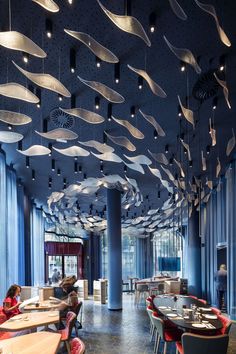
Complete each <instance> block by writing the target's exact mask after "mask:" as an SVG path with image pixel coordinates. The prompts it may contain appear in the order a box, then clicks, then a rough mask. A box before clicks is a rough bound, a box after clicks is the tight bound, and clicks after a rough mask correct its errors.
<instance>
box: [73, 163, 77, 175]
mask: <svg viewBox="0 0 236 354" xmlns="http://www.w3.org/2000/svg"><path fill="white" fill-rule="evenodd" d="M74 173H75V174H77V173H78V164H77V162H75V163H74Z"/></svg>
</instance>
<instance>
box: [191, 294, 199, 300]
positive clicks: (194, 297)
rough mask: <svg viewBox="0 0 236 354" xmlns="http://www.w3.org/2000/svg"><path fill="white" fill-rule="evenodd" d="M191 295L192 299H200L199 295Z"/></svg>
mask: <svg viewBox="0 0 236 354" xmlns="http://www.w3.org/2000/svg"><path fill="white" fill-rule="evenodd" d="M189 297H191V298H192V299H195V300H198V298H197V296H194V295H189Z"/></svg>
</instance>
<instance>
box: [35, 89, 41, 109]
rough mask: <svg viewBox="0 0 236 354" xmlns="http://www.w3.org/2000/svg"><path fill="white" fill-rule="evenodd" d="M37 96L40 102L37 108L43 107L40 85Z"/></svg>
mask: <svg viewBox="0 0 236 354" xmlns="http://www.w3.org/2000/svg"><path fill="white" fill-rule="evenodd" d="M36 96H37V97H38V99H39V102H38V103H37V105H36V106H37V108H40V107H41V89H40V88H39V87H37V88H36Z"/></svg>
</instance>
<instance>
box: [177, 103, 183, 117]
mask: <svg viewBox="0 0 236 354" xmlns="http://www.w3.org/2000/svg"><path fill="white" fill-rule="evenodd" d="M178 116H179V117H181V116H182V109H181V107H180V105H178Z"/></svg>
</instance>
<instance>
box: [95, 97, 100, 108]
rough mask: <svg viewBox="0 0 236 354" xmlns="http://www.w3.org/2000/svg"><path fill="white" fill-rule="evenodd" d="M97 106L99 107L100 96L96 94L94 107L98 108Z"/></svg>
mask: <svg viewBox="0 0 236 354" xmlns="http://www.w3.org/2000/svg"><path fill="white" fill-rule="evenodd" d="M99 108H100V97H99V96H96V97H95V109H96V110H99Z"/></svg>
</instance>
